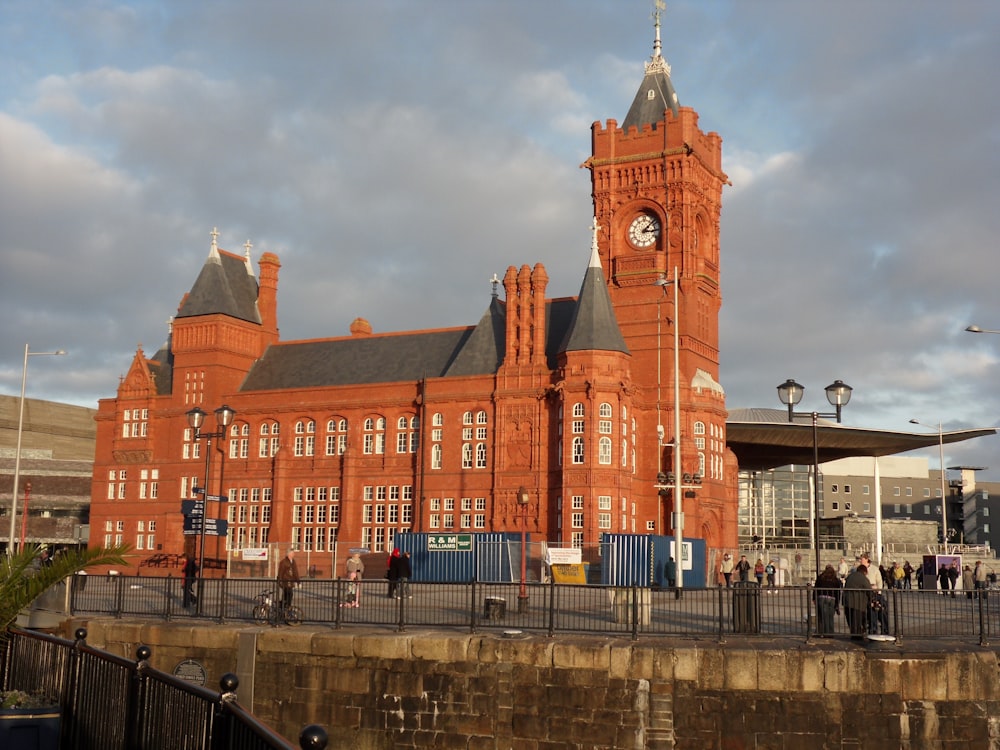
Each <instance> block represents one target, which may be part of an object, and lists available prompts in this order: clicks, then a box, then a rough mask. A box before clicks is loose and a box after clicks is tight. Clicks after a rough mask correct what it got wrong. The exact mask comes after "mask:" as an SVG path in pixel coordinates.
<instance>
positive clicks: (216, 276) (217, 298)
mask: <svg viewBox="0 0 1000 750" xmlns="http://www.w3.org/2000/svg"><path fill="white" fill-rule="evenodd" d="M218 236H219V232H218V230H216V229H213V230H212V247H211V249H210V250H209V253H208V258H207V259H206V260H205V265H204V266H202V269H201V273H199V274H198V278H197V280H196V281H195V282H194V286H192V287H191V291H190V292H188V294H187V295H186V296H185V298H184V301H183V302H182V303H181V307H180V309H179V310H178V311H177V317H178V318H193V317H196V316H199V315H213V314H216V313H221V314H222V315H228V316H230V317H233V318H239V319H240V320H246V321H249V322H251V323H260V322H261V319H260V314H259V313H258V312H257V279H256V278H255V277H254V276H253V274H252V273H251V274H248V273H247V267H246V261H245V259H244V258H240V257H239V256H236V255H232V254H230V253H223V252H220V251H219V246H218V244H217V242H216V240H217V238H218Z"/></svg>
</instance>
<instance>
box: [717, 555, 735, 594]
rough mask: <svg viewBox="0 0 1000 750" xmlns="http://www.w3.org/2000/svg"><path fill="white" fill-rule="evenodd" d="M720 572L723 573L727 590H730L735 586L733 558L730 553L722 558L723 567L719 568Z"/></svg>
mask: <svg viewBox="0 0 1000 750" xmlns="http://www.w3.org/2000/svg"><path fill="white" fill-rule="evenodd" d="M719 570H720V571H721V572H722V577H723V579H724V580H725V582H726V588H727V589H728V588H730V587H732V585H733V556H732V555H730V554H729V553H728V552H727V553H725V554H724V555H723V556H722V565H720V566H719Z"/></svg>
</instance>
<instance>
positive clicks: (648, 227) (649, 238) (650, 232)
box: [628, 214, 660, 247]
mask: <svg viewBox="0 0 1000 750" xmlns="http://www.w3.org/2000/svg"><path fill="white" fill-rule="evenodd" d="M659 236H660V222H659V220H658V219H657V218H656V217H655V216H650V215H649V214H639V215H638V216H636V217H635V218H634V219H632V223H631V224H629V226H628V239H629V242H631V243H632V244H633V245H635V246H636V247H649V246H650V245H652V244H653V243H655V242H656V238H657V237H659Z"/></svg>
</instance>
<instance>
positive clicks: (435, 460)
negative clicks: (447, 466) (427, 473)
mask: <svg viewBox="0 0 1000 750" xmlns="http://www.w3.org/2000/svg"><path fill="white" fill-rule="evenodd" d="M431 468H432V469H440V468H441V446H440V445H435V446H432V447H431Z"/></svg>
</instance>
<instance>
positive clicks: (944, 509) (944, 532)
mask: <svg viewBox="0 0 1000 750" xmlns="http://www.w3.org/2000/svg"><path fill="white" fill-rule="evenodd" d="M971 327H972V326H970V328H971ZM976 333H978V331H976ZM910 424H918V425H920V426H921V427H930V428H931V429H935V428H934V426H933V425H929V424H924V423H923V422H921V421H920V420H919V419H911V420H910ZM936 429H937V432H938V458H939V460H940V461H941V538H942V539H944V553H945V554H946V555H947V554H948V495H947V490H946V488H945V482H944V425H942V424H941V422H938V423H937V428H936Z"/></svg>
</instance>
